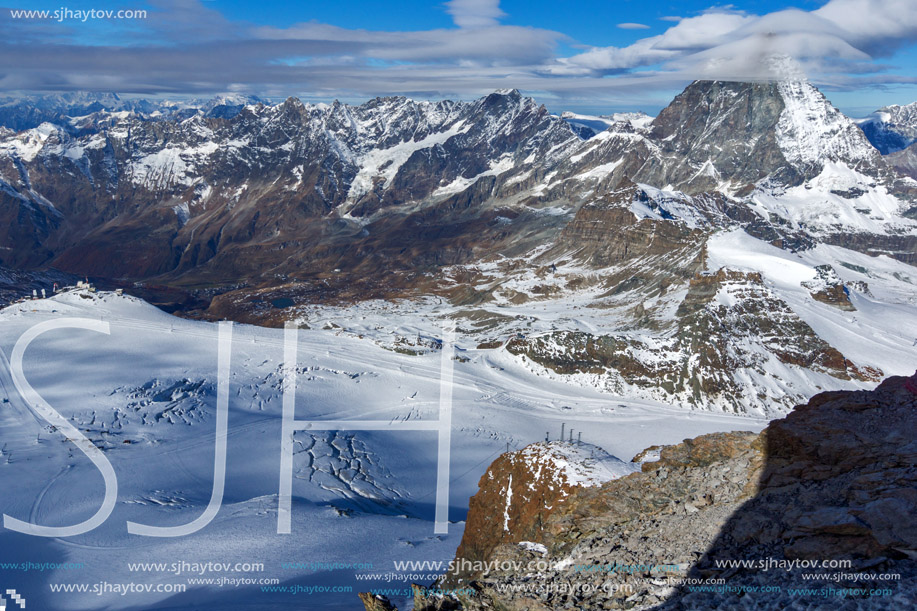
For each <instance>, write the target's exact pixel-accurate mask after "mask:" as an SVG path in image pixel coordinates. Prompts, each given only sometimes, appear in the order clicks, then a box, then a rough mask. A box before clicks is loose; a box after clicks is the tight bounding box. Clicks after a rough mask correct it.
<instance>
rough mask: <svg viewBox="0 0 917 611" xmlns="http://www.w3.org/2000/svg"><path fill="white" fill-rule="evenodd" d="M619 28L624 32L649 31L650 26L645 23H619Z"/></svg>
mask: <svg viewBox="0 0 917 611" xmlns="http://www.w3.org/2000/svg"><path fill="white" fill-rule="evenodd" d="M618 27H619V28H621V29H622V30H648V29H650V26H648V25H646V24H645V23H619V24H618Z"/></svg>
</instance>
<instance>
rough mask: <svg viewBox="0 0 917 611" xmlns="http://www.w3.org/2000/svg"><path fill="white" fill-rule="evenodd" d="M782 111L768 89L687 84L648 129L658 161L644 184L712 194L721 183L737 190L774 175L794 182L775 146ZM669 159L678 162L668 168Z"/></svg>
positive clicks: (774, 92) (775, 93)
mask: <svg viewBox="0 0 917 611" xmlns="http://www.w3.org/2000/svg"><path fill="white" fill-rule="evenodd" d="M784 109H785V105H784V101H783V98H782V96H781V95H780V92H779V90H778V88H777V85H776V84H774V83H735V82H719V81H697V82H695V83H693V84H691V85H690V86H688V88H687V89H685V90H684V92H682V93H681V94H679V95H678V96H677V97H676V98H675V100H674V101H673V102H672V103H671V104H670V105H669V106H667V107H666V108H665V109H664V110H663V111H662V112H661V113H659V116H658V117H656V119H655V120H654V121H653V123H652V131H651V132H650V133H651V136H652V137H653V139H654V140H656V141H657V142H658V143H659V145H660V147H661V148H662V151H663V157H662V159H661V160H660V161H659V162H657V163H656V164H654V166H655V167H654V168H653V169H651V170H650V171H648V172H647V175H646V180H645V181H646V182H649V183H650V184H666V183H671V184H681V183H689V184H690V185H691V188H692V190H712V189H714V188H715V187H716V185H717V184H718V183H720V182H722V181H730V182H732V183H733V184H734V185H736V186H738V187H740V188H741V187H742V186H745V185H748V186H750V185H753V184H754V183H756V182H757V181H759V180H761V179H762V178H764V177H766V176H768V175H771V174H774V173H775V172H782V173H783V176H781V178H782V179H783V180H786V181H788V182H789V181H797V180H798V179H799V177H798V176H797V175H796V173H795V172H794V171H793V170H792V168H788V167H787V163H786V159H785V158H784V156H783V153H782V152H781V150H780V147H779V145H778V143H777V130H776V127H777V124H778V122H779V120H780V116H781V114H782V113H783V111H784ZM670 156H676V157H678V158H679V159H680V160H683V161H682V162H681V163H679V164H677V165H676V166H675V167H672V166H671V165H670V164H671V162H669V160H668V158H669V157H670ZM654 178H655V179H654ZM660 180H661V181H662V182H659V181H660Z"/></svg>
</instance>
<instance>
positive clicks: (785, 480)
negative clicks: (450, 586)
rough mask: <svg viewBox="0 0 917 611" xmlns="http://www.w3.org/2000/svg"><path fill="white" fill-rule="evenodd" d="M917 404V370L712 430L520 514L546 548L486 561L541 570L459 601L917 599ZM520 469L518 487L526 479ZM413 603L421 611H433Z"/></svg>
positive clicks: (553, 604)
mask: <svg viewBox="0 0 917 611" xmlns="http://www.w3.org/2000/svg"><path fill="white" fill-rule="evenodd" d="M915 408H917V374H915V376H914V377H913V378H911V379H910V380H908V379H906V378H903V377H895V378H889V379H887V380H886V381H884V382H883V383H882V384H881V385H879V387H878V388H876V389H875V390H873V391H856V392H829V393H823V394H820V395H817V396H815V397H813V398H812V399H811V400H810V401H809V402H808V403H807V404H805V405H801V406H799V407H797V408H796V410H795V411H793V412H792V413H791V414H790V415H789V416H787V417H786V418H785V419H782V420H776V421H774V422H772V423H771V424H770V425H769V426H768V428H767V429H766V430H765V431H764V432H763V433H761V434H760V435H754V434H751V433H717V434H713V435H705V436H702V437H698V438H696V439H691V440H686V441H685V442H684V443H682V444H679V445H677V446H670V447H665V448H662V449H661V452H660V456H659V459H658V460H657V461H655V462H645V463H643V466H642V470H641V472H639V473H635V474H632V475H629V476H626V477H623V478H619V479H615V480H612V481H609V482H607V483H605V484H603V485H602V486H599V487H591V488H585V487H578V488H574V489H573V490H572V491H571V492H570V494H569V495H568V496H567V497H565V498H564V499H563V500H561V501H560V502H559V503H557V504H556V507H554V508H553V509H552V511H551V513H550V515H548V516H547V518H545V517H544V516H543V515H538V514H535V513H533V514H530V515H529V518H528V520H527V521H526V520H521V521H519V522H517V523H516V527H517V528H520V529H526V528H527V529H529V530H528V531H527V532H533V533H534V532H539V533H540V537H538V538H536V540H535V541H534V542H535V543H539V544H540V545H541V546H543V550H542V549H540V548H538V547H535V546H531V545H528V546H519V545H518V544H517V543H516V542H514V541H512V540H509V541H505V542H503V543H501V544H500V545H497V546H495V547H494V548H493V549H492V551H490V552H489V555H486V556H484V557H483V558H484V559H491V560H493V559H500V560H503V561H507V560H515V561H518V562H520V563H521V564H519V565H516V566H517V567H530V566H532V565H530V564H528V563H529V562H530V561H531V560H533V559H535V560H540V561H546V562H547V564H548V565H549V566H550V568H547V569H545V566H544V565H543V564H539V565H538V566H539V569H538V570H533V569H530V568H522V569H518V568H517V569H512V568H511V569H507V570H504V571H500V570H496V571H492V572H490V573H488V574H483V573H480V574H473V575H467V576H465V577H464V580H463V581H462V582H461V583H462V584H463V587H469V588H473V589H474V590H475V594H476V595H474V596H462V597H458V598H456V599H455V600H453V603H455V604H456V605H460V606H458V607H456V608H461V609H466V610H472V609H519V610H521V609H528V610H531V609H544V610H547V609H566V608H570V609H580V608H589V609H600V608H601V609H632V608H657V607H658V608H660V609H685V608H690V609H698V608H705V609H737V608H783V607H784V606H786V605H790V606H800V605H802V606H803V607H805V608H808V607H806V605H816V606H817V605H824V604H826V603H825V601H826V596H828V599H829V600H830V598H831V597H833V596H839V597H841V598H838V600H843V601H844V604H845V605H847V607H845V608H851V609H858V608H896V606H900V605H905V606H907V605H909V604H911V603H913V601H914V600H915V597H917V589H915V587H914V581H913V577H914V576H917V562H915V560H914V558H915V557H917V529H915V528H914V527H913V521H912V520H909V519H908V518H907V516H911V515H913V514H914V513H915V511H917V494H915V493H914V490H915V488H917V468H915V466H914V465H915V459H917V441H915V439H917V415H915V414H917V411H915ZM505 461H506V459H505V457H504V458H501V459H500V462H499V463H495V465H494V468H496V467H499V466H501V465H506V464H508V463H506V462H505ZM492 469H493V468H492ZM489 473H492V474H493V479H489V478H485V479H482V482H481V492H479V495H481V496H482V497H483V495H487V494H496V493H498V488H499V484H496V485H492V484H491V482H493V481H499V478H500V476H501V472H500V471H496V472H494V470H492V471H489ZM520 475H522V474H521V473H517V474H516V477H515V478H514V485H516V486H521V487H522V488H524V487H525V486H526V485H527V484H528V480H522V481H519V477H520ZM497 512H498V510H497V511H495V510H494V509H491V513H497ZM479 520H480V518H479V517H478V516H476V515H475V516H472V515H469V524H468V529H469V530H466V537H469V538H475V537H477V533H478V530H477V527H478V525H479V523H480V521H479ZM532 529H537V530H532ZM533 550H534V551H533ZM542 552H543V553H542ZM737 561H739V562H737ZM823 562H824V564H822V563H823ZM742 563H744V565H743V564H742ZM504 566H506V567H509V566H511V565H510V564H508V563H504ZM824 567H830V570H829V569H828V568H824ZM839 568H840V570H838V569H839ZM888 575H893V576H894V575H900V579H892V580H888V579H887V577H886V576H888ZM444 583H445V582H444ZM829 590H830V591H833V592H835V593H836V592H838V591H839V590H843V592H841V593H840V594H831V595H830V596H829V595H828V594H826V593H827V592H829ZM418 601H419V606H418V604H415V609H417V610H418V611H420V610H422V609H436V608H440V607H437V606H435V605H434V603H433V602H432V601H430V600H428V599H424V598H423V597H422V596H420V597H419V598H418ZM424 604H428V605H430V606H424ZM436 604H441V603H436ZM832 604H833V603H832Z"/></svg>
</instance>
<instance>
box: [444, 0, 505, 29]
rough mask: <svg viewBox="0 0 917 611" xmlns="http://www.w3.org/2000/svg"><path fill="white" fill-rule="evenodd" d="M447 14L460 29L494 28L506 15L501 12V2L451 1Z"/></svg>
mask: <svg viewBox="0 0 917 611" xmlns="http://www.w3.org/2000/svg"><path fill="white" fill-rule="evenodd" d="M446 12H448V13H449V14H450V15H452V21H454V22H455V25H457V26H458V27H460V28H486V27H489V26H494V25H497V24H498V23H499V20H500V18H501V17H504V16H505V15H506V13H504V12H503V11H502V10H500V0H449V1H448V2H446Z"/></svg>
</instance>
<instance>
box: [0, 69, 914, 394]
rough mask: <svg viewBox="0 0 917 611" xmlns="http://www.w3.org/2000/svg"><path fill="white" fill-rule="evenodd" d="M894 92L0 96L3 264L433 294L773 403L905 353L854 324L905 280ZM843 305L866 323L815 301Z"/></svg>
mask: <svg viewBox="0 0 917 611" xmlns="http://www.w3.org/2000/svg"><path fill="white" fill-rule="evenodd" d="M913 107H914V105H911V106H910V107H890V108H889V109H882V110H880V111H878V112H877V113H876V114H875V115H873V116H872V117H870V118H869V119H866V120H863V121H861V122H859V124H858V123H857V122H855V121H853V120H851V119H849V118H848V117H846V116H844V115H843V114H842V113H841V112H840V111H838V110H837V109H836V108H834V107H833V106H832V105H831V104H830V102H828V100H827V99H826V98H825V97H824V96H823V95H822V94H821V93H820V92H819V91H818V90H817V89H815V88H814V87H813V86H811V85H810V84H808V83H807V82H805V81H786V82H778V83H736V82H714V81H698V82H695V83H693V84H691V85H690V86H689V87H688V88H687V89H685V91H684V92H683V93H681V94H680V95H679V96H677V97H676V98H675V100H673V101H672V103H671V104H670V105H669V106H668V107H666V108H665V109H664V110H663V111H662V112H661V113H660V114H659V115H658V116H657V117H655V118H650V117H647V116H646V115H642V114H639V113H633V114H630V113H628V114H618V115H610V116H603V117H589V116H584V115H575V114H571V113H565V114H564V115H562V116H556V115H552V114H551V113H550V112H548V111H547V109H545V108H544V106H541V105H539V104H538V103H536V102H535V101H534V100H532V99H530V98H526V97H524V96H522V95H521V94H520V93H519V92H518V91H515V90H507V91H499V92H495V93H493V94H491V95H488V96H486V97H484V98H481V99H479V100H476V101H471V102H452V101H442V102H421V101H413V100H409V99H406V98H377V99H374V100H371V101H369V102H366V103H364V104H361V105H358V106H352V105H347V104H342V103H339V102H334V103H333V104H305V103H303V102H301V101H299V100H297V99H295V98H290V99H288V100H286V101H284V102H282V103H279V104H275V105H271V104H265V103H263V102H261V101H259V100H256V99H251V98H240V97H229V98H220V99H215V100H209V101H195V102H183V103H173V102H165V101H144V100H122V99H121V98H119V97H118V96H114V95H108V96H91V95H67V96H43V97H36V98H27V99H20V100H7V101H4V102H3V103H2V105H0V125H4V126H5V127H3V128H0V218H2V222H0V244H2V245H3V248H2V249H0V265H3V266H6V267H8V268H12V269H17V270H36V269H43V268H46V267H54V268H56V269H59V270H62V271H64V272H68V273H72V274H77V275H80V276H85V275H88V276H91V277H93V278H96V279H101V280H105V281H109V282H117V283H123V284H125V285H130V284H133V283H137V284H138V285H142V289H139V290H146V291H149V292H148V293H146V296H147V297H149V298H150V299H152V300H153V301H156V300H157V299H159V300H160V301H172V302H174V303H171V307H175V308H179V309H182V310H183V311H185V313H187V314H189V315H196V316H202V317H207V318H222V317H229V318H233V319H237V320H244V321H251V322H256V323H259V324H279V323H280V322H281V321H282V320H285V319H286V318H288V317H290V316H291V315H292V313H294V312H295V311H296V308H297V307H299V306H302V305H303V304H312V303H350V302H354V301H361V300H367V299H373V298H385V299H399V298H414V297H420V296H437V297H440V298H442V299H446V300H448V301H450V302H451V303H452V304H454V305H463V304H464V305H467V306H469V307H474V308H476V309H478V310H479V311H483V312H487V314H486V315H483V318H484V319H486V320H485V321H484V322H481V321H478V322H479V323H480V324H476V325H474V326H475V329H474V330H473V331H472V332H473V333H476V334H478V335H479V336H480V341H481V344H482V345H493V346H494V347H495V348H499V349H505V350H507V351H508V352H510V353H512V354H513V355H515V357H516V358H521V359H525V360H526V362H528V363H531V364H532V366H533V367H537V368H540V369H543V370H544V371H545V372H546V373H548V374H549V375H561V376H567V377H569V378H570V379H576V380H578V381H579V382H580V383H588V384H597V385H599V386H602V387H603V388H609V389H615V390H617V391H621V392H624V391H627V392H632V393H635V394H644V395H648V396H652V397H654V398H663V399H665V400H668V401H671V402H675V403H685V404H691V405H700V406H705V407H711V408H717V409H720V408H722V409H729V410H747V409H752V407H751V406H753V405H755V404H770V405H782V406H787V407H788V406H791V405H793V404H795V403H797V402H799V401H800V400H802V399H803V398H805V397H807V396H809V395H810V394H811V392H813V391H814V390H815V389H817V388H824V387H828V386H832V385H835V386H839V387H856V386H857V385H858V384H863V383H866V382H868V381H870V380H875V379H878V378H879V376H881V375H883V374H890V373H896V372H897V370H896V367H898V364H900V365H901V366H902V367H903V359H901V358H899V356H898V355H899V348H900V347H899V346H898V344H897V343H895V342H897V341H898V340H895V342H892V343H891V344H887V345H883V346H884V347H882V349H879V348H878V347H876V346H874V345H873V344H871V343H870V341H873V340H868V341H867V340H865V339H863V338H864V337H866V336H868V335H869V334H870V333H872V332H873V330H874V329H875V328H882V329H888V330H889V332H894V333H898V334H901V333H904V334H908V335H909V334H911V331H912V330H911V329H910V328H909V327H908V325H909V324H911V323H910V322H905V323H904V326H903V327H901V326H899V327H897V328H893V327H889V326H888V321H886V320H884V319H883V317H887V316H891V315H892V314H893V312H895V311H899V310H900V311H903V312H906V313H907V316H910V317H911V318H906V319H905V320H906V321H911V320H912V319H913V307H914V305H915V304H914V297H913V296H914V295H915V294H917V293H915V285H917V280H915V278H917V272H915V271H913V270H914V268H913V266H914V265H915V264H917V220H915V219H917V207H915V204H914V201H915V197H917V180H915V178H917V174H915V168H917V162H915V160H914V157H913V154H912V153H913V151H914V147H913V145H911V143H912V142H913V139H914V134H915V133H917V116H915V115H917V113H915V112H914V111H913ZM907 147H909V148H907ZM883 153H889V154H887V155H884V154H883ZM740 238H741V239H740ZM743 240H744V242H743ZM746 246H747V251H748V253H752V254H751V255H748V254H743V252H742V251H743V249H745V248H746ZM803 268H804V269H803ZM806 270H807V271H806ZM787 278H791V279H792V280H791V281H790V282H789V284H787ZM156 291H159V292H156ZM176 294H180V295H181V297H176ZM164 295H167V296H164ZM565 299H566V300H569V302H570V303H571V304H576V306H577V307H587V308H591V309H593V311H600V312H601V313H602V314H603V316H604V318H603V320H605V321H606V323H607V324H606V325H605V326H602V327H596V326H595V325H591V326H590V325H589V324H585V323H583V324H582V325H580V324H571V326H570V327H569V328H558V329H556V330H554V331H552V332H550V333H541V334H538V335H537V336H530V335H528V334H526V333H525V332H524V331H525V329H526V323H525V321H524V320H521V319H520V318H518V317H515V318H514V317H513V316H512V315H506V314H504V311H509V310H511V309H512V308H514V307H516V306H522V305H523V304H527V306H526V307H531V308H535V307H536V306H537V305H538V304H540V303H548V302H552V303H557V302H558V300H565ZM278 304H282V305H280V306H278ZM854 311H856V312H857V314H856V315H855V316H857V317H859V320H861V321H863V322H862V325H865V326H862V327H860V326H858V324H860V323H857V324H852V323H850V324H848V328H847V330H846V331H845V332H844V333H838V332H836V331H835V330H834V327H831V326H830V325H825V324H821V323H819V322H818V321H819V320H820V317H821V318H825V317H827V319H830V320H835V319H836V321H835V322H836V323H837V324H844V323H842V322H841V320H842V318H843V317H847V318H850V317H851V316H853V315H851V314H850V312H854ZM832 324H834V323H832ZM915 324H917V323H915ZM517 334H520V336H519V337H517V336H516V335H517ZM913 334H914V335H917V328H915V329H913ZM851 337H856V338H860V339H862V340H863V341H860V342H859V343H856V342H851V341H850V339H849V338H851ZM508 338H513V339H510V340H509V341H507V339H508ZM900 341H902V342H903V341H905V340H904V339H901V340H900ZM907 341H908V343H909V342H910V339H908V340H907ZM900 354H903V353H900ZM749 372H752V373H749ZM901 373H904V372H903V371H902V372H901ZM749 375H750V376H751V378H748V376H749ZM743 376H744V377H743ZM749 389H753V390H749ZM755 393H757V395H758V397H757V398H756V397H755ZM762 397H766V398H767V401H763V400H762V401H759V400H758V399H759V398H762Z"/></svg>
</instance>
